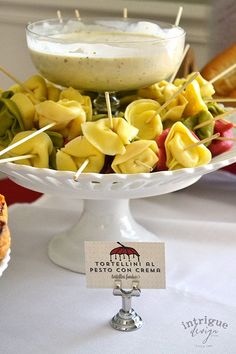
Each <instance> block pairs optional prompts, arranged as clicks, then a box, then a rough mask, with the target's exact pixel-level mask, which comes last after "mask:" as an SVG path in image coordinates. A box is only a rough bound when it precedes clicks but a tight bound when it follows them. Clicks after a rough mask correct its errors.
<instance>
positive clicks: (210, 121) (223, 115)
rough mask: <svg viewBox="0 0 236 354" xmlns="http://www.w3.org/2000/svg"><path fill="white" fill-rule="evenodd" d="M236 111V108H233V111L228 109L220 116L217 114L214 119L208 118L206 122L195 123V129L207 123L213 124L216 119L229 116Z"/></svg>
mask: <svg viewBox="0 0 236 354" xmlns="http://www.w3.org/2000/svg"><path fill="white" fill-rule="evenodd" d="M235 112H236V108H235V109H232V110H231V111H228V112H225V113H223V114H220V115H219V116H216V117H214V118H213V119H208V120H206V121H205V122H202V123H199V124H197V125H195V127H194V128H193V130H197V129H199V128H202V127H205V126H206V125H208V124H211V123H212V122H215V121H216V120H219V119H223V118H224V117H226V116H229V115H230V114H232V113H235Z"/></svg>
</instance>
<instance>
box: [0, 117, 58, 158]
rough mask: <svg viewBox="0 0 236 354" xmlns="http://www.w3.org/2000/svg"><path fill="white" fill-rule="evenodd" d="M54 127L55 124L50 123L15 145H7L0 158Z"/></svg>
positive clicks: (0, 153)
mask: <svg viewBox="0 0 236 354" xmlns="http://www.w3.org/2000/svg"><path fill="white" fill-rule="evenodd" d="M54 125H56V123H50V124H48V125H46V126H45V127H43V128H41V129H39V130H36V131H35V132H33V133H32V134H30V135H28V136H26V137H25V138H23V139H21V140H19V141H17V142H16V143H14V144H12V145H9V146H8V147H6V148H5V149H3V150H2V151H0V156H2V155H4V154H5V153H6V152H8V151H10V150H12V149H14V148H15V147H17V146H19V145H21V144H23V143H25V142H26V141H28V140H30V139H32V138H34V137H35V136H37V135H39V134H41V133H42V132H44V131H45V130H47V129H49V128H51V127H53V126H54Z"/></svg>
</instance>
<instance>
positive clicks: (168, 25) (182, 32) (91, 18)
mask: <svg viewBox="0 0 236 354" xmlns="http://www.w3.org/2000/svg"><path fill="white" fill-rule="evenodd" d="M69 20H74V21H75V22H77V21H80V22H83V20H84V21H85V23H86V21H95V20H99V21H102V20H104V21H105V20H107V21H108V20H109V21H112V20H114V21H117V20H119V21H124V22H130V23H133V22H141V21H145V22H150V23H154V24H157V25H159V26H160V27H161V29H172V28H177V29H179V30H180V33H179V34H174V35H172V36H169V37H167V38H157V39H151V40H147V38H145V36H144V40H143V41H134V40H130V41H125V42H124V41H115V42H114V41H113V40H110V41H106V42H104V41H85V42H84V43H90V44H92V43H94V44H99V43H100V44H102V43H106V44H109V43H125V44H128V43H149V44H150V43H162V42H165V41H166V42H168V41H171V40H173V39H176V38H181V37H184V36H185V35H186V32H185V30H184V29H183V28H182V27H180V26H176V25H174V24H171V23H168V22H164V21H156V20H153V19H146V18H124V17H109V16H107V17H106V16H101V17H99V16H87V17H83V18H82V19H81V20H79V19H77V18H76V17H64V18H63V22H66V21H69ZM45 22H50V23H58V24H63V22H60V19H59V18H57V17H54V18H49V19H43V20H38V21H34V22H30V23H28V24H27V25H26V27H25V28H26V33H28V34H29V35H31V34H32V35H34V36H36V37H38V38H45V39H46V38H47V39H49V40H50V41H52V42H54V43H55V42H60V41H61V39H57V38H53V37H52V35H44V34H40V33H38V32H36V31H34V30H32V29H31V28H30V27H31V26H34V25H39V24H43V23H45ZM94 24H95V23H94ZM121 32H123V31H121ZM118 33H119V32H118ZM127 33H135V32H127ZM55 34H56V33H55ZM77 42H78V41H72V42H70V43H77Z"/></svg>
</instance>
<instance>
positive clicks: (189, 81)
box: [145, 72, 199, 123]
mask: <svg viewBox="0 0 236 354" xmlns="http://www.w3.org/2000/svg"><path fill="white" fill-rule="evenodd" d="M198 75H199V72H196V73H195V74H194V75H193V76H192V77H190V79H189V80H187V81H186V82H185V84H183V86H181V87H180V89H178V90H177V91H176V92H175V93H174V94H173V95H172V96H171V97H170V98H169V99H168V100H167V101H166V102H165V103H164V104H163V105H162V106H161V107H159V108H158V109H157V111H156V113H155V114H154V115H153V116H151V117H150V118H148V119H147V120H146V122H145V123H150V122H151V120H152V119H153V118H154V117H155V116H156V115H157V114H160V112H161V111H162V110H163V109H164V108H166V107H167V106H168V105H169V104H170V103H171V101H173V100H174V99H175V98H176V97H177V96H178V95H179V94H180V93H181V92H182V91H184V90H185V89H186V87H187V86H188V85H189V84H190V83H191V82H192V81H193V80H195V79H196V77H197V76H198Z"/></svg>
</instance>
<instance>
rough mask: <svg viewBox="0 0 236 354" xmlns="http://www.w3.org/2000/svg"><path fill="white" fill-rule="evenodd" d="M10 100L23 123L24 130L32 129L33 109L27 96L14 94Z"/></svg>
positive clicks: (19, 93)
mask: <svg viewBox="0 0 236 354" xmlns="http://www.w3.org/2000/svg"><path fill="white" fill-rule="evenodd" d="M11 100H12V101H14V102H15V104H16V105H17V108H18V109H19V111H20V114H21V118H22V120H23V123H24V128H25V129H26V130H29V129H32V128H33V127H34V115H35V107H34V105H33V103H32V101H31V100H30V99H29V97H28V96H26V95H24V94H23V93H21V92H18V93H15V94H14V95H13V96H12V97H11Z"/></svg>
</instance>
